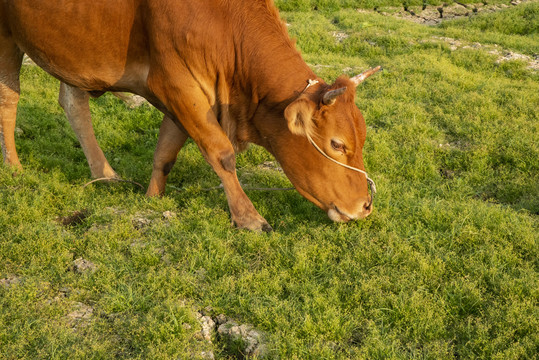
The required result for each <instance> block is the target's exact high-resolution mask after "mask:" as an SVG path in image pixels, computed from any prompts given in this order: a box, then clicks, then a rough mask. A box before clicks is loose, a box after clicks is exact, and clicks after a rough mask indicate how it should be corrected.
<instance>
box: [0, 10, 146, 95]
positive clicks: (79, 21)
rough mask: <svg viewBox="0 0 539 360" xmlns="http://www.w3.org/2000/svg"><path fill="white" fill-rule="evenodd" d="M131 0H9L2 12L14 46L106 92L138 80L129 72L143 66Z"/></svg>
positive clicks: (64, 76)
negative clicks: (14, 43) (4, 11)
mask: <svg viewBox="0 0 539 360" xmlns="http://www.w3.org/2000/svg"><path fill="white" fill-rule="evenodd" d="M133 3H134V2H133V1H126V0H116V1H109V0H93V1H54V2H51V1H36V0H16V1H15V0H13V1H10V2H8V5H7V12H6V14H4V15H6V16H7V17H8V18H9V27H10V31H11V34H12V36H13V38H14V40H15V41H16V43H17V44H18V46H19V47H20V48H21V50H23V51H24V52H25V53H27V54H28V56H30V57H31V58H32V59H33V60H34V61H35V62H36V63H37V64H38V65H39V66H41V67H42V68H43V69H45V70H46V71H47V72H49V73H50V74H51V75H53V76H55V77H57V78H58V79H60V80H62V81H64V82H67V83H69V84H71V85H74V86H77V87H79V88H81V89H84V90H104V89H109V88H113V87H126V86H125V85H128V84H129V82H133V83H137V82H140V81H141V80H140V76H138V75H137V74H136V73H132V72H133V71H135V72H136V71H138V69H142V70H143V71H144V68H145V55H144V50H143V42H144V40H143V39H142V38H143V32H142V26H140V24H138V22H137V16H136V8H135V7H134V6H133ZM146 73H147V71H146Z"/></svg>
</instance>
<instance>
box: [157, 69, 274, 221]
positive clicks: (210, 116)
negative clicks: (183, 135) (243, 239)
mask: <svg viewBox="0 0 539 360" xmlns="http://www.w3.org/2000/svg"><path fill="white" fill-rule="evenodd" d="M169 79H170V77H168V78H167V79H164V80H162V79H160V80H158V81H155V82H154V83H153V84H155V87H154V88H153V91H155V93H156V95H157V96H158V97H159V98H161V99H163V100H164V103H165V105H166V106H167V108H168V109H169V110H170V111H171V112H172V113H173V114H174V115H175V117H176V119H180V121H181V124H182V126H183V128H184V129H185V130H186V131H187V133H188V134H189V136H190V137H191V138H192V139H193V140H194V141H195V143H196V144H197V145H198V147H199V149H200V151H201V152H202V155H204V158H205V159H206V161H207V162H208V163H209V164H210V165H211V167H212V168H213V170H214V171H215V173H216V174H217V175H218V176H219V178H220V179H221V182H222V183H223V188H224V190H225V194H226V198H227V200H228V206H229V208H230V215H231V218H232V222H233V223H234V224H235V225H236V226H237V227H238V228H244V229H249V230H253V231H271V230H272V229H271V226H270V225H269V224H268V222H267V221H266V220H265V219H264V218H263V217H262V216H260V214H259V213H258V212H257V211H256V209H255V207H254V206H253V204H252V203H251V201H250V200H249V198H248V197H247V195H246V194H245V192H244V191H243V189H242V188H241V186H240V183H239V181H238V178H237V176H236V156H235V153H234V148H233V146H232V144H231V143H230V140H229V139H228V137H227V136H226V134H225V132H224V131H223V129H222V128H221V126H220V125H219V122H218V121H217V118H216V116H215V114H214V113H213V111H212V108H211V106H210V103H209V101H208V98H207V97H206V95H205V94H204V93H203V92H202V91H201V90H200V88H199V87H198V86H197V84H186V83H183V84H182V86H181V87H175V88H170V89H169V88H167V87H164V86H163V85H164V84H166V80H169ZM189 85H191V86H189ZM178 89H188V90H186V91H185V92H183V93H182V94H180V93H179V91H178Z"/></svg>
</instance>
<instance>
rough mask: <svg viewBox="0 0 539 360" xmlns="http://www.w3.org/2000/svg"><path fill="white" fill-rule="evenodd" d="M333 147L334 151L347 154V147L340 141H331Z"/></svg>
mask: <svg viewBox="0 0 539 360" xmlns="http://www.w3.org/2000/svg"><path fill="white" fill-rule="evenodd" d="M331 147H332V148H333V150H335V151H340V152H342V153H343V154H344V153H345V152H346V146H345V145H344V143H343V142H342V141H340V140H336V139H333V140H331Z"/></svg>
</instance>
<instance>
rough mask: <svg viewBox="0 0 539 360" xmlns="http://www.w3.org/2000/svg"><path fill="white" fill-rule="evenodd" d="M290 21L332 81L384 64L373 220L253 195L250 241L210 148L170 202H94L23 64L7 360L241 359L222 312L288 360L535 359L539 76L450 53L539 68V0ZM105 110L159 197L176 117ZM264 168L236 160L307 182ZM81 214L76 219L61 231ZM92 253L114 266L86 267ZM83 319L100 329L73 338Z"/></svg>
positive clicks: (65, 132)
mask: <svg viewBox="0 0 539 360" xmlns="http://www.w3.org/2000/svg"><path fill="white" fill-rule="evenodd" d="M277 3H278V5H280V6H281V8H282V9H283V12H282V14H281V15H282V16H283V18H284V19H285V20H286V21H287V23H288V24H290V26H289V32H290V34H291V35H292V36H293V37H295V38H297V45H298V47H299V48H300V49H301V51H302V53H303V56H304V58H305V59H306V61H307V62H308V63H309V64H310V65H311V66H312V67H313V68H314V69H315V70H316V72H317V73H318V74H319V75H320V76H322V77H323V78H325V79H326V80H327V81H331V80H333V79H335V78H336V77H337V76H338V75H340V74H341V73H343V72H344V73H347V74H355V73H358V72H359V71H361V70H363V69H365V68H367V67H369V66H374V65H379V64H380V65H382V66H384V68H385V71H384V72H382V73H380V74H377V75H376V76H374V77H372V78H370V79H369V80H368V81H367V82H366V83H364V84H362V85H361V87H360V88H359V89H358V93H357V104H358V106H359V108H360V109H361V110H362V112H363V114H364V116H365V119H366V121H367V126H368V136H367V142H366V144H365V150H364V154H365V163H366V167H367V170H368V171H369V174H370V175H371V177H373V178H374V180H375V181H376V183H377V188H378V193H377V196H376V199H375V210H374V212H373V214H372V215H371V216H369V218H367V219H366V220H362V221H357V222H354V223H348V224H335V223H331V222H330V221H329V220H328V219H327V217H326V215H325V214H324V213H323V212H322V211H320V210H319V209H317V208H316V207H315V206H314V205H312V204H311V203H309V202H308V201H307V200H305V199H304V198H302V197H301V196H300V195H299V194H298V193H297V192H294V191H286V192H257V191H247V193H248V195H249V197H250V198H251V199H252V201H253V203H254V205H255V206H256V208H257V209H258V210H259V212H260V213H261V214H262V215H263V216H264V217H265V218H266V219H267V220H268V221H269V222H270V224H271V225H272V226H273V227H274V229H275V231H274V232H273V233H271V234H254V233H250V232H246V231H239V230H236V229H234V228H232V227H231V226H230V218H229V214H228V209H227V204H226V198H225V196H224V194H223V193H222V192H221V191H219V190H214V191H203V190H202V189H203V188H207V187H213V186H217V185H218V184H219V180H218V178H217V176H216V175H215V174H214V173H213V172H212V171H211V169H210V167H209V166H208V165H207V164H206V163H205V162H204V160H203V158H202V156H201V155H200V154H199V152H198V149H197V147H196V145H195V144H194V143H192V142H189V143H188V144H187V145H186V146H185V147H184V149H182V152H181V154H180V158H179V161H178V163H177V164H176V166H175V168H174V169H173V171H172V173H171V175H170V178H169V185H170V186H169V187H168V189H167V195H166V196H165V197H163V198H159V199H154V198H152V199H147V198H145V197H144V191H142V190H140V189H138V188H137V187H134V186H133V185H131V184H102V183H98V184H92V185H90V186H88V187H86V188H83V185H84V184H85V183H86V182H88V181H89V180H90V178H89V176H90V172H89V169H88V166H87V163H86V160H85V158H84V154H83V153H82V150H81V149H80V146H79V145H78V142H77V140H76V137H75V135H74V134H73V132H72V131H71V129H70V128H69V125H68V123H67V121H66V120H65V116H64V115H63V112H62V110H61V108H60V107H59V106H58V105H57V103H56V98H57V91H58V82H57V81H56V80H54V79H52V78H51V77H49V76H48V75H46V74H45V73H43V72H42V71H41V70H39V69H38V68H35V67H24V68H23V71H22V98H21V102H20V104H19V114H18V119H17V121H18V125H17V126H18V128H19V130H18V133H17V147H18V151H19V154H20V156H21V161H22V162H23V164H24V166H25V171H24V174H22V175H19V176H15V177H13V176H12V171H11V170H10V169H7V168H5V167H2V168H0V279H6V278H11V279H16V281H15V282H14V283H12V284H10V285H7V284H3V285H1V284H0V358H6V359H23V358H24V359H66V358H72V359H88V358H95V359H102V358H122V359H138V358H147V359H190V358H197V357H198V358H201V357H202V355H201V353H202V352H203V351H213V352H214V354H215V356H216V358H241V357H242V355H241V354H240V353H239V352H237V351H233V350H231V349H230V348H227V347H225V345H224V343H223V342H221V341H219V339H214V341H213V343H211V344H210V343H207V342H205V341H201V340H197V337H196V336H195V333H196V331H198V330H199V327H200V325H199V324H198V323H197V321H196V319H195V317H194V310H201V309H204V308H206V307H208V306H210V307H211V308H213V312H214V313H215V314H218V313H224V314H226V315H227V316H230V317H232V318H235V319H237V320H238V321H239V322H242V323H249V324H253V325H254V326H255V327H256V328H257V329H260V330H261V331H264V332H265V333H266V334H267V339H266V341H267V344H268V348H269V358H281V359H315V358H316V359H319V358H322V359H389V358H393V359H409V358H421V359H534V358H536V356H537V355H536V354H537V351H538V349H539V335H538V334H539V320H538V319H539V307H538V297H539V292H538V289H539V276H538V265H539V264H538V258H539V251H538V250H539V249H538V242H537V240H538V236H537V233H538V218H537V216H538V214H539V169H538V168H539V160H538V159H539V148H538V147H539V146H538V144H539V143H538V141H537V134H538V133H539V131H538V130H539V129H538V124H539V121H538V116H537V114H538V112H537V110H538V108H539V107H538V105H539V81H538V80H539V79H538V75H537V72H536V71H534V70H531V69H529V68H528V67H527V66H528V64H526V62H524V61H509V62H500V63H498V62H497V61H498V56H496V55H494V54H491V53H489V52H488V49H486V48H474V47H470V48H463V47H461V48H459V49H456V50H451V48H450V46H449V45H448V44H447V42H446V41H445V40H444V38H447V37H451V38H454V39H459V40H461V41H469V42H474V41H479V42H481V43H482V44H490V45H492V44H498V45H499V47H500V48H501V49H504V50H510V51H515V52H520V53H523V54H528V55H532V54H534V53H535V54H536V53H538V52H539V43H538V41H537V16H535V17H534V16H532V17H529V16H528V14H537V9H538V5H537V4H538V3H537V2H530V3H526V4H524V5H520V6H518V7H514V8H510V9H508V10H505V11H503V12H498V13H492V14H483V15H480V16H477V17H474V18H472V19H470V20H458V21H455V22H447V23H444V24H442V25H441V26H439V27H427V26H423V25H419V24H414V23H409V22H406V21H405V20H400V19H395V18H392V17H384V16H382V15H379V14H375V13H364V12H358V11H355V7H364V8H368V7H367V6H359V5H358V4H359V3H358V2H353V1H350V2H349V3H350V4H351V5H350V6H344V8H343V9H340V10H339V9H337V8H336V7H335V6H334V4H339V5H342V4H344V2H331V1H324V2H322V1H318V2H316V5H317V7H318V9H319V11H311V10H312V9H311V8H310V6H311V5H310V4H314V3H315V2H310V1H305V2H302V1H299V0H298V1H290V2H289V1H286V2H284V1H282V2H277ZM356 3H357V4H356ZM399 3H400V2H399ZM305 4H309V5H308V6H307V5H305ZM384 4H385V5H388V6H389V5H391V6H393V5H394V4H390V3H389V2H387V3H384ZM398 5H399V4H397V5H396V6H398ZM500 23H504V24H514V25H512V26H507V27H500V26H499V24H500ZM522 29H527V30H522ZM335 33H342V34H345V35H346V36H345V37H344V38H341V39H342V41H339V40H338V38H336V37H335V36H334V34H335ZM91 106H92V112H93V116H94V127H95V130H96V134H97V137H98V140H99V142H100V144H101V146H102V148H103V150H104V152H105V154H106V156H107V158H108V159H109V161H110V162H111V164H112V166H113V167H114V168H115V170H116V171H117V172H118V173H119V174H120V175H121V176H122V177H124V178H126V179H132V180H135V181H138V182H141V183H143V184H147V182H148V180H149V176H150V173H151V162H152V156H153V150H154V148H155V144H156V141H157V135H158V128H159V123H160V120H161V115H160V114H159V113H158V112H157V111H155V110H154V109H152V108H150V107H146V106H143V107H140V108H138V109H134V110H130V109H128V108H127V107H126V106H125V105H124V104H123V103H122V102H121V101H119V100H118V99H116V98H114V97H112V96H110V95H105V96H103V97H101V98H99V99H97V100H93V101H92V104H91ZM265 161H273V159H272V158H271V156H270V155H269V154H268V153H267V152H265V151H264V150H263V149H261V148H259V147H252V148H250V149H249V150H248V151H247V152H245V153H242V154H240V155H238V168H239V169H238V173H239V177H240V179H241V181H242V183H244V184H246V185H249V186H264V187H274V186H290V184H289V182H288V180H287V179H286V178H285V177H284V175H282V174H281V173H279V172H278V171H276V170H271V169H267V168H262V167H260V166H259V164H262V163H263V162H265ZM82 210H84V214H85V217H83V218H82V219H81V220H80V221H78V222H74V223H73V224H71V225H63V224H62V222H61V221H59V218H62V217H65V216H69V215H71V214H73V212H75V211H82ZM165 211H173V212H174V213H176V214H177V216H173V217H172V218H169V219H164V218H163V217H162V213H163V212H165ZM139 217H144V218H147V219H149V220H150V221H151V222H150V224H149V225H147V226H143V227H141V226H137V224H136V221H135V222H134V221H133V220H136V219H137V218H139ZM79 257H82V258H84V259H87V260H89V261H91V262H93V263H94V264H95V265H96V266H97V270H96V271H95V272H93V273H92V272H86V273H78V272H76V271H73V260H75V259H77V258H79ZM77 303H82V304H85V305H86V306H89V307H91V308H92V309H93V312H92V314H91V316H89V317H88V318H86V319H75V320H74V319H73V313H74V311H75V310H76V309H77ZM185 324H189V325H190V326H186V325H185Z"/></svg>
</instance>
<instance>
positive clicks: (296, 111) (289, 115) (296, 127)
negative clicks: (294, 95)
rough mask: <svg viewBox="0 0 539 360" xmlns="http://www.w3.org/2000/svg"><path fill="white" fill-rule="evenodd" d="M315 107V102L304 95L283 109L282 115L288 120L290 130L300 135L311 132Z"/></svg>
mask: <svg viewBox="0 0 539 360" xmlns="http://www.w3.org/2000/svg"><path fill="white" fill-rule="evenodd" d="M315 109H316V105H315V103H314V102H312V101H311V100H308V99H306V98H304V97H300V98H299V99H297V100H295V101H294V102H292V103H291V104H290V105H288V106H287V107H286V109H285V110H284V117H285V119H286V121H287V122H288V129H290V132H291V133H292V134H296V135H300V136H306V134H312V132H313V131H312V130H313V127H314V123H313V114H314V111H315Z"/></svg>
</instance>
